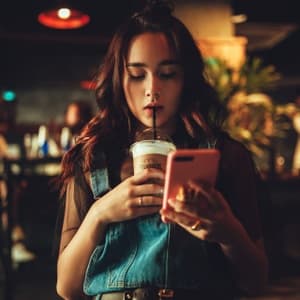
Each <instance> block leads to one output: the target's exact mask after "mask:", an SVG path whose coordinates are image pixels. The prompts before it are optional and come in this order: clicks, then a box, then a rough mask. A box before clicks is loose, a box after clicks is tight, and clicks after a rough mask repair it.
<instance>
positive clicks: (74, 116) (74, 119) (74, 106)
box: [64, 100, 93, 137]
mask: <svg viewBox="0 0 300 300" xmlns="http://www.w3.org/2000/svg"><path fill="white" fill-rule="evenodd" d="M92 117H93V111H92V107H91V105H90V104H89V103H88V102H87V101H82V100H77V101H73V102H71V103H69V104H68V105H67V108H66V110H65V114H64V125H65V126H66V127H68V128H69V129H70V131H71V134H72V136H73V137H76V136H77V135H78V134H79V133H80V131H81V130H82V128H83V127H84V126H85V125H86V124H87V123H88V121H89V120H90V119H91V118H92Z"/></svg>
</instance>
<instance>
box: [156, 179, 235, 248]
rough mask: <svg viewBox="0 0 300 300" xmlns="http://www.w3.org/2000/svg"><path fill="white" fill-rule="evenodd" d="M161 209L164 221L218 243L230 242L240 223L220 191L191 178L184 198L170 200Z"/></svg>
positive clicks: (185, 188)
mask: <svg viewBox="0 0 300 300" xmlns="http://www.w3.org/2000/svg"><path fill="white" fill-rule="evenodd" d="M168 206H169V207H168V208H167V209H163V210H161V215H162V219H163V221H166V222H174V223H177V224H178V225H180V226H182V227H183V228H185V229H186V230H187V231H188V232H190V233H191V234H192V235H194V236H195V237H198V238H200V239H202V240H208V241H213V242H218V243H225V244H227V243H230V240H231V239H232V235H233V233H234V228H235V227H236V226H238V224H239V222H238V220H237V219H236V218H235V217H234V215H233V214H232V211H231V209H230V207H229V205H228V203H227V202H226V200H225V199H224V197H223V196H222V195H221V193H220V192H218V191H217V190H215V189H214V188H213V187H211V186H207V185H205V184H201V183H198V182H195V181H190V182H188V183H187V185H186V186H185V187H184V197H183V198H181V197H179V198H178V199H169V200H168Z"/></svg>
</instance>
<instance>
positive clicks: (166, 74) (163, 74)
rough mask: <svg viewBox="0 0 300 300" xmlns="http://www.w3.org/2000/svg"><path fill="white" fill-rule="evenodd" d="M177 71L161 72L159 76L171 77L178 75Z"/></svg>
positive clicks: (163, 77)
mask: <svg viewBox="0 0 300 300" xmlns="http://www.w3.org/2000/svg"><path fill="white" fill-rule="evenodd" d="M176 75H177V73H176V72H168V73H160V74H159V77H160V78H162V79H170V78H174V77H176Z"/></svg>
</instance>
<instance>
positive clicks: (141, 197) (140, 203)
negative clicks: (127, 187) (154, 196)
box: [139, 196, 143, 206]
mask: <svg viewBox="0 0 300 300" xmlns="http://www.w3.org/2000/svg"><path fill="white" fill-rule="evenodd" d="M139 206H143V196H140V198H139Z"/></svg>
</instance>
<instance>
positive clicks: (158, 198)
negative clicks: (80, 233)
mask: <svg viewBox="0 0 300 300" xmlns="http://www.w3.org/2000/svg"><path fill="white" fill-rule="evenodd" d="M163 182H164V173H163V172H162V171H161V170H158V169H145V170H144V171H143V172H141V173H139V174H137V175H134V176H131V177H129V178H127V179H126V180H124V181H123V182H121V183H120V184H119V185H117V186H116V187H115V188H114V189H112V190H111V191H110V192H108V193H107V194H106V195H104V196H103V197H101V198H100V199H99V200H97V201H96V202H95V203H94V205H93V208H92V209H93V210H94V213H96V215H97V216H101V222H102V224H103V223H107V224H108V223H113V222H120V221H124V220H129V219H134V218H137V217H140V216H143V215H149V214H153V213H156V212H158V211H159V210H160V208H161V204H162V195H163Z"/></svg>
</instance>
